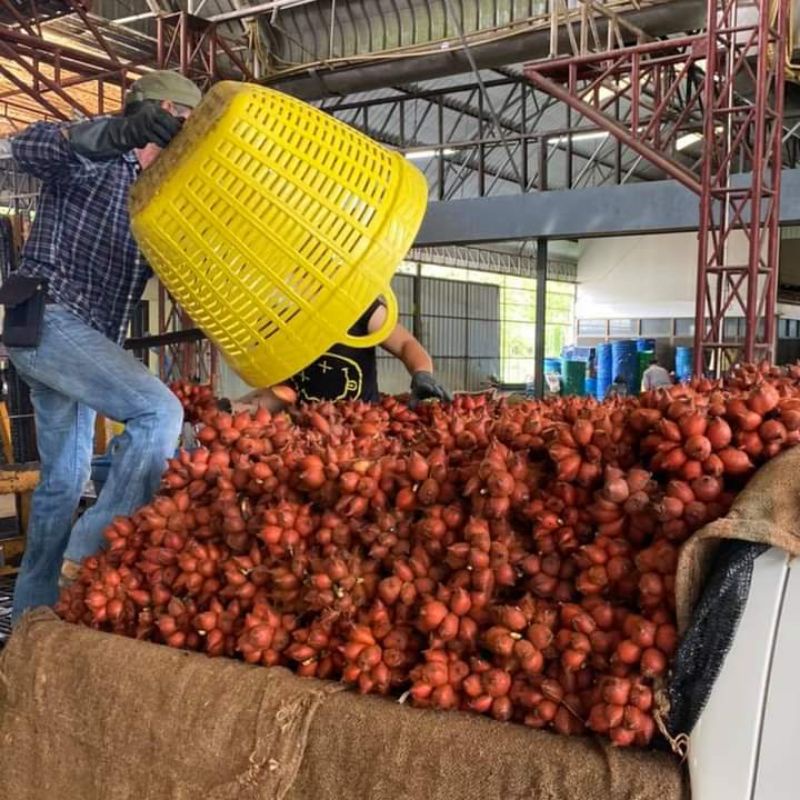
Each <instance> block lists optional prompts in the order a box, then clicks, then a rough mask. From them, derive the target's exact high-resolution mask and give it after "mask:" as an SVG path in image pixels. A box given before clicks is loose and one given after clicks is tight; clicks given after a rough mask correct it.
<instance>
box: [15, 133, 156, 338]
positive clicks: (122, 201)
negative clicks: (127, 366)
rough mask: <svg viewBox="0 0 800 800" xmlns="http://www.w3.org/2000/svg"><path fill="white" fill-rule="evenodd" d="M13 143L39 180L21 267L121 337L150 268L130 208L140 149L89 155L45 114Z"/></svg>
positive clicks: (79, 312) (77, 310) (101, 328)
mask: <svg viewBox="0 0 800 800" xmlns="http://www.w3.org/2000/svg"><path fill="white" fill-rule="evenodd" d="M11 151H12V154H13V156H14V160H15V161H16V163H17V164H18V165H19V167H20V168H21V169H22V170H23V171H24V172H27V173H28V174H30V175H33V176H35V177H36V178H39V179H40V180H41V181H42V189H41V194H40V196H39V202H38V205H37V208H36V218H35V220H34V223H33V228H32V229H31V233H30V237H29V238H28V241H27V242H26V243H25V247H24V248H23V250H22V257H21V259H20V267H19V272H20V273H21V274H22V275H31V276H36V277H40V278H45V279H46V280H47V282H48V294H49V295H50V297H51V298H52V299H53V300H54V301H55V302H56V303H58V304H59V305H60V306H62V307H63V308H66V309H67V310H68V311H71V312H72V313H73V314H75V315H76V316H77V317H79V318H80V319H82V320H83V321H84V322H86V323H87V324H88V325H90V326H91V327H92V328H95V329H96V330H98V331H100V332H101V333H103V334H104V335H105V336H107V337H108V338H109V339H112V340H113V341H115V342H121V341H122V340H123V339H124V338H125V334H126V332H127V329H128V323H129V321H130V318H131V313H132V311H133V309H134V307H135V306H136V304H137V303H138V302H139V300H140V299H141V296H142V292H143V291H144V287H145V284H146V283H147V280H148V278H149V277H150V275H151V274H152V273H151V271H150V267H149V266H148V265H147V262H146V261H145V260H144V257H143V256H142V255H141V253H140V252H139V248H138V247H137V246H136V242H135V241H134V238H133V234H132V233H131V226H130V217H129V214H128V191H129V189H130V187H131V184H132V183H133V182H134V180H135V179H136V176H137V174H138V172H139V164H138V161H137V159H136V156H135V155H134V153H133V152H131V153H126V154H125V155H123V156H121V157H120V158H116V159H113V160H111V161H90V160H89V159H87V158H84V157H83V156H81V155H78V153H76V152H75V151H74V150H73V149H72V147H71V146H70V144H69V142H68V140H67V139H66V137H65V136H64V134H63V126H62V125H57V124H54V123H48V122H37V123H34V124H33V125H31V126H30V127H29V128H27V129H26V130H25V131H23V132H22V133H21V134H19V135H18V136H16V137H14V138H13V139H12V141H11Z"/></svg>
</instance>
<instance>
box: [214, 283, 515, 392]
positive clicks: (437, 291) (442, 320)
mask: <svg viewBox="0 0 800 800" xmlns="http://www.w3.org/2000/svg"><path fill="white" fill-rule="evenodd" d="M392 288H393V289H394V292H395V294H396V295H397V301H398V305H399V307H400V323H401V324H402V325H404V326H405V327H406V328H408V330H410V331H413V328H414V321H413V313H414V277H413V276H411V275H395V277H394V278H393V280H392ZM420 290H421V302H420V311H421V322H422V335H421V337H420V339H421V340H422V344H423V345H424V346H425V349H426V350H428V352H429V353H430V354H431V356H432V357H433V361H434V364H435V367H436V374H437V376H438V377H439V379H440V380H441V381H442V382H443V383H444V384H445V385H447V386H448V387H449V388H451V389H458V390H463V389H466V390H469V391H475V390H478V389H481V388H484V387H485V381H486V378H487V377H489V376H490V375H494V376H499V375H500V288H499V287H498V286H491V285H486V284H477V283H466V282H464V281H451V280H444V279H441V278H422V279H421V285H420ZM378 385H379V387H380V390H381V391H382V392H386V393H387V394H400V393H402V392H406V391H408V387H409V377H408V373H407V372H406V370H405V367H404V366H403V364H402V363H401V362H400V361H399V360H398V359H396V358H394V357H393V356H390V355H389V354H388V353H386V352H385V351H384V350H381V349H380V348H379V349H378ZM219 390H220V394H221V395H222V396H224V397H230V398H237V397H241V396H242V395H244V394H246V393H247V392H249V391H250V387H249V386H248V385H247V384H246V383H244V381H242V380H241V378H239V377H238V376H237V375H236V373H235V372H234V371H233V370H232V369H231V368H230V367H229V366H228V365H227V363H226V362H225V360H224V359H220V381H219Z"/></svg>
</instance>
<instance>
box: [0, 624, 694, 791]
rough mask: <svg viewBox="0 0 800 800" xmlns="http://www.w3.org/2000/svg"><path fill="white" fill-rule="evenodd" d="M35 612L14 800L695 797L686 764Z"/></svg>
mask: <svg viewBox="0 0 800 800" xmlns="http://www.w3.org/2000/svg"><path fill="white" fill-rule="evenodd" d="M342 688H343V687H342V686H341V685H340V684H337V683H331V682H322V681H314V680H309V679H302V678H297V677H296V676H294V675H292V674H291V673H290V672H288V671H287V670H284V669H280V668H274V669H265V668H262V667H249V666H247V665H245V664H242V663H240V662H237V661H231V660H227V659H224V658H218V659H208V658H206V657H205V656H202V655H197V654H188V653H184V652H181V651H177V650H172V649H170V648H167V647H163V646H159V645H154V644H147V643H142V642H136V641H133V640H130V639H124V638H122V637H117V636H112V635H110V634H104V633H97V632H96V631H92V630H89V629H87V628H80V627H76V626H73V625H68V624H66V623H63V622H61V621H59V620H57V619H56V618H55V616H54V615H53V614H52V612H49V611H45V610H39V611H35V612H33V613H31V614H29V615H27V616H26V618H25V619H24V620H23V622H22V624H21V625H20V627H19V628H18V630H16V631H15V633H14V635H13V636H12V637H11V639H10V641H9V643H8V646H7V647H6V649H5V650H4V651H3V653H2V654H0V798H9V800H189V799H190V798H191V800H232V799H233V798H236V800H255V799H256V798H258V799H259V800H405V799H406V798H407V799H408V800H455V798H458V800H494V799H495V798H496V799H497V800H501V799H502V800H686V797H687V796H688V793H687V791H686V787H685V784H684V776H683V772H682V770H681V768H680V766H679V765H678V762H677V761H676V760H675V759H674V758H672V757H671V756H668V755H666V754H662V753H653V752H647V751H638V750H635V749H627V750H616V749H614V748H612V747H611V746H609V745H607V744H602V743H600V742H599V741H598V740H595V739H592V738H566V737H562V736H557V735H554V734H550V733H546V732H542V731H532V730H528V729H525V728H523V727H520V726H514V725H502V724H500V723H496V722H492V721H491V720H488V719H482V718H478V717H476V716H471V715H468V714H458V713H449V714H443V713H436V712H430V711H420V710H417V709H412V708H408V707H406V706H401V705H399V704H398V703H394V702H391V701H389V700H383V699H381V698H374V697H361V696H359V695H356V694H355V693H352V692H345V691H342Z"/></svg>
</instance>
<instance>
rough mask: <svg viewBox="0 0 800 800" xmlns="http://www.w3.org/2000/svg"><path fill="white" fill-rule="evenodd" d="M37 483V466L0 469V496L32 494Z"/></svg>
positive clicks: (16, 466)
mask: <svg viewBox="0 0 800 800" xmlns="http://www.w3.org/2000/svg"><path fill="white" fill-rule="evenodd" d="M38 483H39V465H38V464H16V465H14V466H2V467H0V494H23V493H25V492H32V491H33V490H34V489H35V488H36V485H37V484H38Z"/></svg>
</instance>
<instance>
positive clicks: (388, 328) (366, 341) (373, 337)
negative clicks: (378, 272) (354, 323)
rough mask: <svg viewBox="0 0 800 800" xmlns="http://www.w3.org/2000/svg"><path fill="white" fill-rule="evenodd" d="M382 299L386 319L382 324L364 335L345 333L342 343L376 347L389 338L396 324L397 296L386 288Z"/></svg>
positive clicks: (352, 345) (351, 345)
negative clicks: (384, 304)
mask: <svg viewBox="0 0 800 800" xmlns="http://www.w3.org/2000/svg"><path fill="white" fill-rule="evenodd" d="M383 299H384V300H385V301H386V319H385V320H384V322H383V325H381V327H380V328H378V330H377V331H374V332H373V333H368V334H366V335H365V336H352V335H351V334H349V333H347V334H345V335H344V336H343V337H342V340H341V342H342V344H346V345H349V346H350V347H377V346H378V345H379V344H381V343H382V342H385V341H386V340H387V339H388V338H389V335H390V334H391V332H392V331H393V330H394V327H395V325H397V313H398V312H397V298H396V297H395V296H394V292H393V291H392V290H391V289H389V288H387V289H386V291H385V292H384V293H383Z"/></svg>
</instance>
